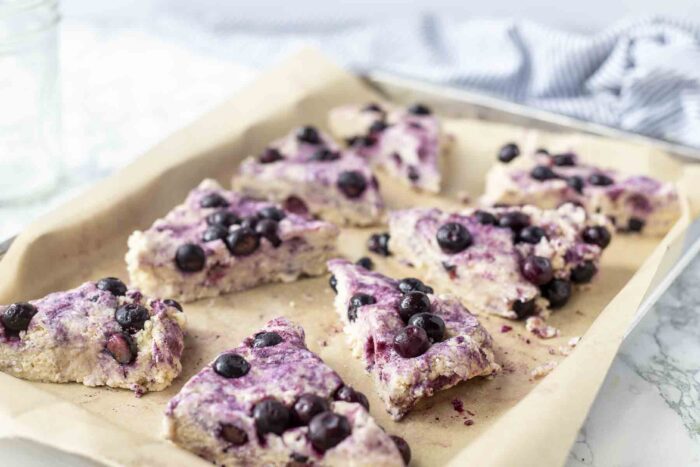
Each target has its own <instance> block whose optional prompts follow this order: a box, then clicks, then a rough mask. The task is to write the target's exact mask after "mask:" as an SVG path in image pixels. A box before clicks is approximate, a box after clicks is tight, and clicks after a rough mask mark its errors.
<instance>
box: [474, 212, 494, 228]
mask: <svg viewBox="0 0 700 467" xmlns="http://www.w3.org/2000/svg"><path fill="white" fill-rule="evenodd" d="M474 217H475V218H476V220H477V221H478V222H479V224H482V225H497V224H498V219H496V216H494V215H493V214H491V213H490V212H487V211H481V210H479V211H475V212H474Z"/></svg>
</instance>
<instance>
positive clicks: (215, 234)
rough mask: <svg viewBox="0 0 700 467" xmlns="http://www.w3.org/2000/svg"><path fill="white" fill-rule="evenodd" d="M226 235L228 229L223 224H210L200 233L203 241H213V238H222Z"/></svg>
mask: <svg viewBox="0 0 700 467" xmlns="http://www.w3.org/2000/svg"><path fill="white" fill-rule="evenodd" d="M226 235H228V229H227V228H226V227H224V226H223V225H210V226H209V227H207V230H205V231H204V233H203V234H202V241H203V242H213V241H215V240H223V239H225V238H226Z"/></svg>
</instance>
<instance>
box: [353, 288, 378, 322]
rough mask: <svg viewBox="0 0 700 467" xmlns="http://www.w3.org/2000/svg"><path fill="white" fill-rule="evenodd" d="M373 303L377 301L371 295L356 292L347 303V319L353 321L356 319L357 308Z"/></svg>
mask: <svg viewBox="0 0 700 467" xmlns="http://www.w3.org/2000/svg"><path fill="white" fill-rule="evenodd" d="M374 303H377V299H375V298H374V297H373V296H371V295H367V294H366V293H356V294H355V295H353V296H352V297H351V298H350V303H349V304H348V320H349V321H350V322H354V321H355V320H356V319H357V309H358V308H360V307H361V306H365V305H372V304H374Z"/></svg>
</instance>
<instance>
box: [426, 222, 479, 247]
mask: <svg viewBox="0 0 700 467" xmlns="http://www.w3.org/2000/svg"><path fill="white" fill-rule="evenodd" d="M435 237H436V239H437V242H438V245H440V248H441V249H442V251H444V252H445V253H459V252H461V251H464V250H466V249H467V248H468V247H469V246H470V245H471V244H472V241H473V240H472V235H471V234H470V233H469V231H468V230H467V228H466V227H464V226H463V225H462V224H458V223H457V222H448V223H447V224H444V225H443V226H442V227H440V228H439V229H438V231H437V234H436V236H435Z"/></svg>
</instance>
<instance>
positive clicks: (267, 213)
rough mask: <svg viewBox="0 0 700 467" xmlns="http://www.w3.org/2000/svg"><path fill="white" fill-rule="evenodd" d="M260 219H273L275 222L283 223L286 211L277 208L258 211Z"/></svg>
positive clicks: (271, 207) (270, 207)
mask: <svg viewBox="0 0 700 467" xmlns="http://www.w3.org/2000/svg"><path fill="white" fill-rule="evenodd" d="M258 217H259V218H260V219H272V220H273V221H277V222H279V221H281V220H282V219H284V217H285V214H284V211H283V210H281V209H280V208H278V207H276V206H267V207H264V208H262V209H261V210H260V211H258Z"/></svg>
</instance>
